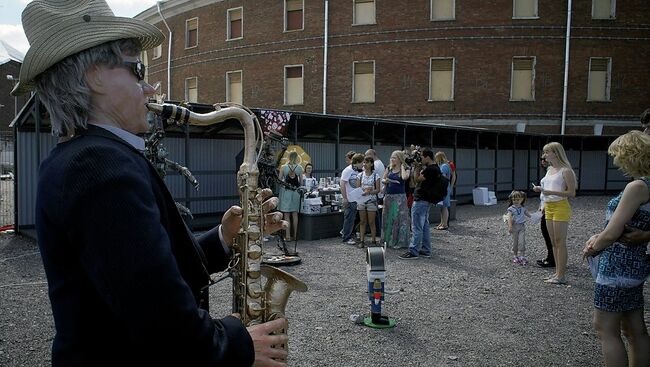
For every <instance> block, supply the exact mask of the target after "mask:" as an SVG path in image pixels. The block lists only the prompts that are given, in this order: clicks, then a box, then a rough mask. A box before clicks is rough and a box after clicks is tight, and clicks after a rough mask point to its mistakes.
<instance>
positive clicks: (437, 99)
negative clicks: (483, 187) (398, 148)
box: [136, 0, 650, 135]
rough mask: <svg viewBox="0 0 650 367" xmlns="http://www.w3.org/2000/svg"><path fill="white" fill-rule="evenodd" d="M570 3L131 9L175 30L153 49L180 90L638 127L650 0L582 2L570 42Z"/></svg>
mask: <svg viewBox="0 0 650 367" xmlns="http://www.w3.org/2000/svg"><path fill="white" fill-rule="evenodd" d="M326 7H327V11H326V10H325V9H326ZM567 13H568V10H567V1H566V0H562V1H560V0H409V1H378V0H332V1H312V0H192V1H189V0H168V1H166V2H160V3H158V5H157V6H154V7H152V8H150V9H148V10H146V11H144V12H142V13H141V14H139V15H138V16H137V17H136V18H139V19H144V20H146V21H149V22H150V23H153V24H156V25H157V26H158V27H159V28H160V29H161V30H162V31H163V33H165V34H166V35H167V36H168V38H169V39H171V52H169V47H168V43H167V41H166V42H165V43H163V45H162V46H161V47H159V48H157V49H155V50H152V51H150V52H148V54H147V55H146V57H145V59H146V62H147V64H148V80H149V82H151V83H152V84H153V83H155V82H160V83H161V89H162V91H163V92H164V93H167V94H168V98H169V99H173V100H187V101H198V102H202V103H213V102H220V101H226V100H229V101H236V102H241V103H243V104H245V105H247V106H249V107H257V108H275V109H282V110H289V111H304V112H316V113H323V112H324V113H327V114H333V115H354V116H365V117H377V118H390V119H402V120H407V121H431V122H435V123H444V124H449V125H465V126H479V127H487V128H490V129H502V130H509V131H526V132H536V133H553V134H557V133H561V131H562V129H563V127H564V129H565V130H564V132H565V133H566V134H588V135H591V134H596V135H599V134H605V135H610V134H619V133H621V132H624V131H627V130H629V129H630V128H634V127H638V125H639V122H638V121H639V120H638V116H639V114H640V113H641V112H642V111H643V110H644V109H645V108H648V107H650V98H649V97H650V89H649V88H648V84H650V83H649V81H650V76H649V73H648V72H647V70H649V69H650V51H649V50H648V41H649V40H650V24H649V23H648V21H647V19H648V16H650V3H649V2H647V1H644V0H626V1H618V2H617V1H616V0H574V1H573V6H572V9H571V17H570V19H571V27H570V38H569V40H570V42H568V45H567V42H566V34H567V19H568V18H569V17H568V16H567V15H568V14H567ZM163 19H164V22H163ZM326 19H327V22H326ZM326 24H327V26H326ZM170 32H171V37H170V36H169V35H170ZM567 49H568V50H569V55H570V56H569V62H568V65H569V66H568V84H567V85H568V88H566V110H565V113H563V111H564V109H563V105H564V100H565V99H564V95H565V88H564V78H565V52H566V50H567ZM169 54H170V55H171V58H168V55H169ZM325 54H326V58H325ZM325 66H326V67H325ZM168 80H169V81H170V82H169V83H168ZM324 95H325V96H326V98H323V96H324ZM563 115H564V116H565V118H564V119H563ZM563 121H564V123H563Z"/></svg>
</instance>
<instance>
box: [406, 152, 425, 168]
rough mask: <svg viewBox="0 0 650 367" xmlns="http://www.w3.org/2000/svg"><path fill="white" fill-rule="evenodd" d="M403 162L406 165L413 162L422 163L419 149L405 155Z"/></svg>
mask: <svg viewBox="0 0 650 367" xmlns="http://www.w3.org/2000/svg"><path fill="white" fill-rule="evenodd" d="M404 162H405V163H406V164H408V165H412V164H413V163H414V162H417V163H418V164H419V163H422V154H420V151H419V150H414V151H413V152H412V153H411V154H408V155H406V158H404Z"/></svg>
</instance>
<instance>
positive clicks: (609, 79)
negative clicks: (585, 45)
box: [587, 57, 612, 102]
mask: <svg viewBox="0 0 650 367" xmlns="http://www.w3.org/2000/svg"><path fill="white" fill-rule="evenodd" d="M594 59H601V60H602V59H607V80H606V81H605V99H604V100H603V99H590V98H589V91H590V90H591V62H592V61H593V60H594ZM611 90H612V58H611V57H590V58H589V69H588V70H587V102H611V101H612V95H611Z"/></svg>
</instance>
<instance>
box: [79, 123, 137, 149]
mask: <svg viewBox="0 0 650 367" xmlns="http://www.w3.org/2000/svg"><path fill="white" fill-rule="evenodd" d="M90 125H94V126H98V127H101V128H102V129H105V130H108V131H110V132H112V133H113V134H115V135H117V136H118V137H119V138H120V139H122V140H124V141H125V142H127V143H128V144H129V145H131V146H132V147H134V148H135V149H137V150H139V151H143V150H144V139H142V138H141V137H139V136H137V135H135V134H132V133H130V132H128V131H126V130H123V129H120V128H119V127H115V126H112V125H105V124H90Z"/></svg>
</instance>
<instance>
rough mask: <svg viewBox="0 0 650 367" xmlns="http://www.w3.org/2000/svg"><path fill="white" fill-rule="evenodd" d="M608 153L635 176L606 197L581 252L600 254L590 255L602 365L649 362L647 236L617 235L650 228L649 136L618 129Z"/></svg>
mask: <svg viewBox="0 0 650 367" xmlns="http://www.w3.org/2000/svg"><path fill="white" fill-rule="evenodd" d="M609 155H611V156H612V157H613V158H614V164H615V165H616V166H618V167H619V168H620V169H621V171H623V173H624V174H625V175H626V176H628V177H633V178H635V179H634V180H633V181H632V182H630V183H628V184H627V185H626V186H625V189H624V190H623V191H622V192H621V193H620V194H618V196H616V197H615V198H613V199H612V200H611V201H610V202H609V204H608V205H607V212H606V216H605V218H606V220H607V225H606V226H605V229H604V230H603V231H602V232H600V233H598V234H596V235H594V236H592V237H591V238H590V239H589V240H588V241H587V243H586V244H585V247H584V249H583V254H584V256H585V257H593V256H594V255H596V254H600V256H598V257H596V258H594V259H593V260H591V262H595V264H593V265H594V266H595V267H596V272H595V273H596V274H595V275H596V285H595V288H594V291H595V292H594V308H595V309H594V321H593V322H594V328H595V329H596V332H597V333H598V338H599V339H600V342H601V345H602V349H603V357H604V362H605V366H608V367H611V366H628V363H629V365H630V366H650V353H648V351H649V350H650V337H649V336H648V330H647V327H646V325H645V322H644V317H643V315H644V311H643V307H644V302H643V285H644V283H645V280H646V278H647V277H648V274H650V257H649V256H648V255H646V251H647V248H648V242H645V243H643V244H641V245H630V244H629V243H628V242H623V240H622V238H621V235H622V234H623V232H624V231H625V230H626V227H628V228H632V229H636V230H640V231H649V230H650V180H649V177H650V136H648V135H645V134H643V133H642V132H640V131H631V132H629V133H627V134H625V135H622V136H620V137H618V139H616V140H614V142H613V143H612V144H611V145H610V146H609ZM611 280H618V282H615V283H612V282H611ZM621 333H622V334H623V335H625V339H626V340H627V348H628V349H627V352H626V350H625V343H623V339H622V338H621Z"/></svg>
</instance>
